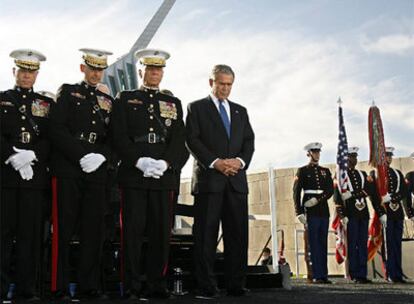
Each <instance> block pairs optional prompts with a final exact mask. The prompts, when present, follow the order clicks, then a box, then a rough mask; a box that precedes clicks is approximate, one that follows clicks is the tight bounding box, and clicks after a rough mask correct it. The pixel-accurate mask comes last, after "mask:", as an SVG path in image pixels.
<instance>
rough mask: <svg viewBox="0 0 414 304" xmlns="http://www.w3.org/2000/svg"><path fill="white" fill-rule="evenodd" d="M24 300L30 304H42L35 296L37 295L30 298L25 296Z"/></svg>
mask: <svg viewBox="0 0 414 304" xmlns="http://www.w3.org/2000/svg"><path fill="white" fill-rule="evenodd" d="M24 300H25V301H26V302H28V303H40V302H41V300H40V298H39V297H38V296H35V295H31V296H29V297H26V296H25V297H24Z"/></svg>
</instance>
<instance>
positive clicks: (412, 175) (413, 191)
mask: <svg viewBox="0 0 414 304" xmlns="http://www.w3.org/2000/svg"><path fill="white" fill-rule="evenodd" d="M410 157H411V159H412V160H413V161H414V152H413V153H411V155H410ZM405 183H406V184H407V210H409V209H411V213H412V214H414V210H413V209H414V205H413V204H414V171H410V172H408V173H407V175H406V176H405ZM407 213H408V212H407ZM411 220H413V221H414V217H412V218H411Z"/></svg>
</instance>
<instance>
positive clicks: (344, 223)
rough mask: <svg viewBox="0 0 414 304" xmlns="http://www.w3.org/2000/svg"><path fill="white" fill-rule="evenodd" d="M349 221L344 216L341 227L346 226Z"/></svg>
mask: <svg viewBox="0 0 414 304" xmlns="http://www.w3.org/2000/svg"><path fill="white" fill-rule="evenodd" d="M348 222H349V219H348V218H347V217H346V216H345V217H344V218H341V223H342V225H344V226H346V225H348Z"/></svg>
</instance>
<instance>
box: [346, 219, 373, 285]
mask: <svg viewBox="0 0 414 304" xmlns="http://www.w3.org/2000/svg"><path fill="white" fill-rule="evenodd" d="M347 237H348V251H347V253H348V262H349V274H350V275H351V278H352V279H365V278H366V277H367V260H368V247H367V241H368V220H367V219H365V218H357V217H349V222H348V226H347Z"/></svg>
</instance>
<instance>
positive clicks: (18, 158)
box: [5, 147, 37, 171]
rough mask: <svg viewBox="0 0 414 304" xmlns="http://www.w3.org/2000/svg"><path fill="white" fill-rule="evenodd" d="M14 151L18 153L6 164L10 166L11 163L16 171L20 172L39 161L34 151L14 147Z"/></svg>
mask: <svg viewBox="0 0 414 304" xmlns="http://www.w3.org/2000/svg"><path fill="white" fill-rule="evenodd" d="M13 150H14V151H15V152H16V153H15V154H13V155H12V156H10V157H9V158H8V159H7V160H6V161H5V164H6V165H8V164H9V163H11V165H12V166H13V168H14V170H16V171H18V170H20V168H22V167H23V166H24V165H26V164H32V162H33V161H35V160H37V158H36V154H35V153H34V152H33V151H32V150H24V149H17V148H16V147H13Z"/></svg>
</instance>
